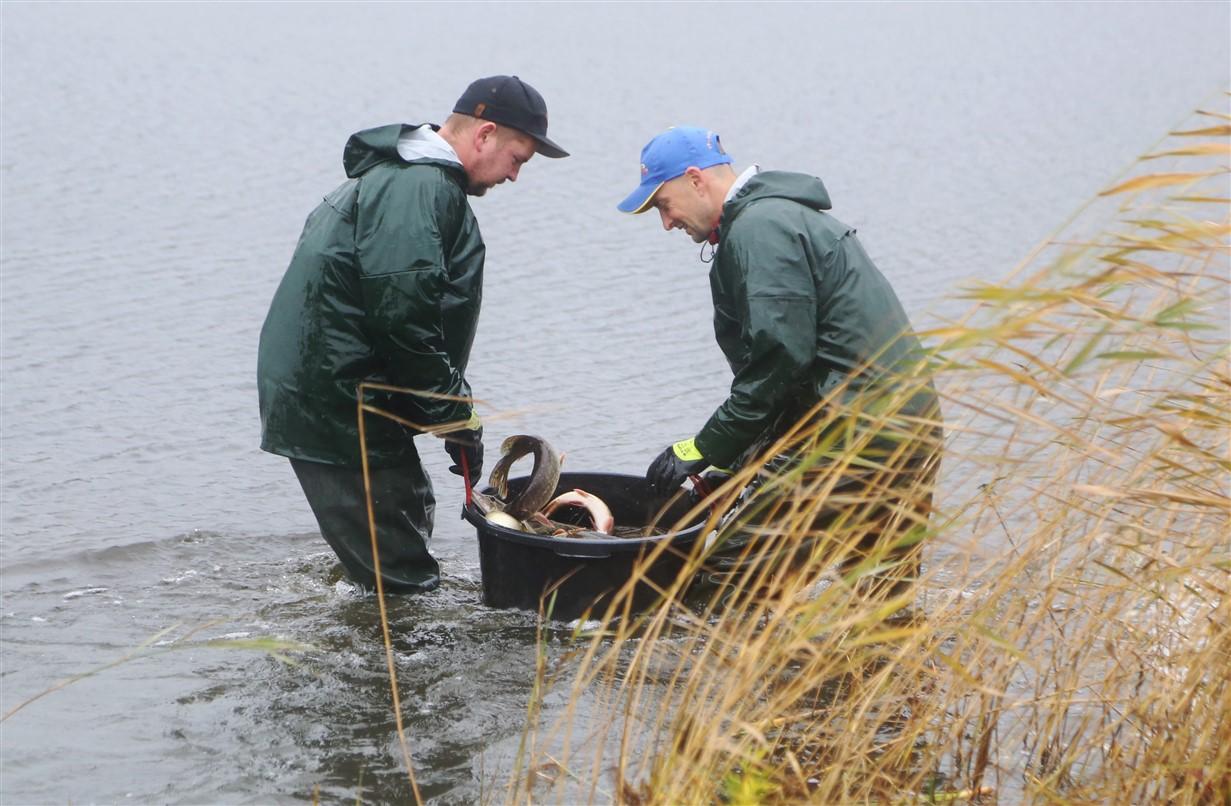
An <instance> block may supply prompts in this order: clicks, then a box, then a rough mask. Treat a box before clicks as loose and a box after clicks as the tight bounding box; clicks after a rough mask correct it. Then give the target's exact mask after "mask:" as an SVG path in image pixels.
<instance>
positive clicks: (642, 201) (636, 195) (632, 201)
mask: <svg viewBox="0 0 1231 806" xmlns="http://www.w3.org/2000/svg"><path fill="white" fill-rule="evenodd" d="M665 184H667V183H666V182H657V183H655V182H647V183H645V184H642V185H638V186H637V189H636V190H634V191H633V192H632V193H630V194H628V198H627V199H625V200H624V201H622V202H620V203H619V204H617V205H616V207H617V208H618V209H619V210H620V212H621V213H632V214H633V215H637V214H638V213H644V212H645V211H646V210H648V209H649V207H650V202H652V201H653V200H654V194H655V193H657V192H658V189H659V188H661V187H662V186H663V185H665Z"/></svg>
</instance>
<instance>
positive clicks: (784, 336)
mask: <svg viewBox="0 0 1231 806" xmlns="http://www.w3.org/2000/svg"><path fill="white" fill-rule="evenodd" d="M618 207H619V209H620V210H621V211H623V212H626V213H641V212H645V211H646V210H649V209H651V208H654V209H656V210H657V211H658V213H659V216H660V217H661V219H662V225H663V227H664V229H667V230H673V229H682V230H684V231H685V232H686V233H687V234H688V235H689V236H690V237H691V238H692V239H693V241H695V242H697V243H700V244H703V246H702V251H703V254H704V250H705V246H704V244H707V243H708V244H710V245H711V246H712V248H713V258H712V260H713V263H712V266H711V268H710V288H711V291H712V294H713V303H714V332H715V336H716V338H717V341H718V344H719V346H720V347H721V349H722V351H723V354H724V355H725V356H726V358H727V361H728V363H729V364H730V366H731V369H732V372H733V373H734V379H733V380H732V383H731V391H730V394H729V396H728V397H727V399H726V400H725V401H724V402H723V403H722V404H721V405H720V406H719V407H718V409H717V410H716V411H715V412H714V413H713V415H712V416H711V417H710V418H709V420H708V422H706V423H705V425H704V426H702V427H701V429H700V430H699V431H698V432H697V433H696V434H695V435H694V436H693V437H691V438H688V439H684V440H681V441H679V442H676V443H675V444H674V445H670V446H668V447H667V448H666V449H665V450H663V452H662V453H661V454H660V455H659V456H658V457H657V458H656V459H655V460H654V461H653V463H652V464H651V465H650V467H649V469H648V471H647V473H646V478H647V480H648V481H649V482H650V484H651V486H652V487H653V488H655V489H656V490H657V491H659V492H660V493H662V494H668V493H671V492H673V491H675V490H676V489H677V488H679V486H680V485H681V483H682V482H683V481H684V480H685V478H687V477H689V476H692V475H696V474H699V473H701V472H702V471H704V470H705V469H706V468H707V467H710V466H713V467H718V468H730V467H734V466H738V465H740V464H742V463H743V462H745V461H748V460H750V459H752V458H754V454H756V453H757V452H759V451H760V450H761V449H763V448H766V447H768V446H769V444H771V443H772V442H773V440H775V439H776V438H777V437H778V436H780V435H781V434H783V433H785V431H786V430H787V429H788V428H790V427H791V426H793V425H795V424H796V422H797V421H799V419H800V418H801V417H802V416H803V415H805V414H807V413H808V412H809V411H810V410H811V409H812V408H813V407H814V406H815V404H817V403H818V402H819V401H820V400H822V399H823V398H825V397H826V395H827V394H828V393H829V392H831V391H832V390H834V388H835V387H837V386H839V385H841V384H843V383H844V382H845V384H846V386H845V388H844V389H843V390H842V392H841V395H840V396H839V403H840V404H843V403H844V404H847V405H848V406H850V407H851V408H854V407H856V406H867V405H868V403H869V401H871V400H873V399H874V398H875V397H876V394H877V392H878V389H879V388H881V387H883V388H884V389H885V390H888V389H889V388H890V387H892V386H894V385H895V384H896V383H898V380H896V379H901V378H903V377H904V376H903V373H905V374H909V373H910V370H909V367H910V366H912V359H914V365H916V366H917V359H918V357H919V349H920V348H919V343H918V341H917V339H916V338H915V337H914V336H913V335H911V334H910V332H909V331H910V322H909V321H908V320H907V317H906V313H905V312H904V311H903V309H902V305H901V303H900V302H899V301H898V298H897V295H896V294H895V293H894V291H893V289H892V287H891V286H890V285H889V282H888V281H887V280H886V279H885V277H884V275H882V274H881V273H880V271H878V270H877V268H876V267H875V266H874V265H873V263H872V260H871V259H870V258H869V257H868V255H867V253H866V252H865V251H864V250H863V247H862V246H861V245H860V243H859V241H858V240H857V239H856V237H855V231H854V230H853V229H852V228H850V227H848V226H846V225H845V224H843V223H841V222H840V221H838V220H837V219H835V218H834V217H833V216H831V215H830V214H829V213H828V212H827V211H828V210H829V209H830V207H831V205H830V200H829V194H828V193H827V192H826V190H825V186H824V185H823V184H822V183H821V181H820V180H819V179H817V178H815V177H812V176H808V175H805V174H800V173H790V172H785V171H766V172H761V171H760V169H759V168H758V167H757V166H756V165H753V166H751V167H750V168H748V169H747V170H746V171H744V172H743V173H741V174H740V175H739V176H736V174H735V172H734V171H733V170H732V168H731V158H730V156H728V155H727V154H726V152H725V151H724V150H723V148H722V144H721V142H720V140H719V138H718V135H717V134H715V133H714V132H712V131H709V130H706V129H701V128H695V127H687V126H681V127H675V128H671V129H668V130H667V131H665V132H663V133H662V134H660V135H658V136H657V137H655V138H654V139H653V140H651V141H650V142H649V143H648V144H647V145H646V146H645V148H644V149H643V150H642V152H641V181H640V184H639V185H638V186H637V188H636V189H635V190H634V191H633V192H632V193H631V194H630V195H629V196H628V197H627V198H626V199H625V200H624V201H623V202H621V203H620V204H619V205H618ZM897 414H898V415H899V418H900V419H905V420H912V419H920V420H924V421H931V422H933V423H935V425H934V426H932V427H928V426H924V427H923V428H922V430H921V433H920V435H919V439H918V444H917V445H913V446H908V448H909V449H910V451H911V452H913V453H915V454H917V455H918V456H920V457H925V456H927V455H928V454H929V453H931V452H934V449H935V446H936V440H937V439H938V437H939V413H938V409H937V405H936V395H935V391H934V390H933V388H932V386H931V384H930V383H926V382H924V383H922V384H919V385H918V391H917V392H914V393H912V394H911V395H910V396H909V398H908V399H907V400H906V401H905V403H904V405H901V407H900V409H899V411H898V412H897ZM877 438H879V435H878V436H876V437H873V439H872V440H871V442H872V443H873V444H875V442H876V439H877ZM892 444H893V441H892V440H890V441H889V444H888V447H885V448H884V450H885V451H887V452H888V451H892V450H893V447H892ZM920 461H922V460H920ZM930 466H931V468H932V472H934V462H933V463H930Z"/></svg>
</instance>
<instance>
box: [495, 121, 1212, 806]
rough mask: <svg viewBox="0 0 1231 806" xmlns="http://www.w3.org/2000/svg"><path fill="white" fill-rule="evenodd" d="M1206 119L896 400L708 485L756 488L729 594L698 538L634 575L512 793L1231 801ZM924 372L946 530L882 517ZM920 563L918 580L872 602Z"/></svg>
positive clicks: (839, 419)
mask: <svg viewBox="0 0 1231 806" xmlns="http://www.w3.org/2000/svg"><path fill="white" fill-rule="evenodd" d="M1197 118H1198V120H1197V122H1196V123H1195V124H1193V125H1186V126H1185V127H1184V129H1183V130H1180V131H1176V132H1173V133H1171V135H1170V136H1169V137H1168V138H1165V139H1164V141H1163V142H1162V143H1161V144H1160V145H1159V147H1157V148H1156V149H1154V150H1153V151H1152V152H1151V153H1150V154H1147V155H1146V156H1145V157H1143V158H1142V160H1141V161H1140V162H1139V163H1137V166H1138V167H1137V171H1138V172H1140V171H1143V170H1145V168H1146V166H1147V165H1148V166H1150V167H1153V166H1154V165H1157V164H1158V163H1156V162H1155V160H1159V161H1164V162H1166V163H1170V164H1171V165H1172V166H1174V168H1175V170H1171V171H1168V172H1166V173H1150V174H1141V175H1136V176H1133V177H1130V178H1123V179H1122V180H1120V181H1117V182H1116V183H1115V184H1114V186H1113V187H1110V188H1109V189H1108V190H1106V191H1104V192H1103V193H1102V194H1100V195H1099V196H1098V197H1097V198H1095V199H1094V200H1092V201H1091V202H1090V203H1089V204H1088V205H1087V206H1085V207H1084V208H1083V209H1082V210H1081V211H1080V215H1077V216H1075V217H1074V218H1073V219H1071V220H1070V221H1069V222H1068V223H1067V224H1066V225H1065V226H1064V228H1063V229H1062V230H1061V231H1060V232H1059V233H1057V234H1056V235H1055V236H1053V237H1052V238H1050V239H1049V240H1048V241H1047V242H1046V243H1044V244H1042V245H1041V246H1040V247H1039V248H1038V249H1036V250H1035V252H1034V253H1032V254H1031V255H1030V256H1029V258H1028V259H1027V260H1026V261H1024V263H1023V265H1022V266H1020V267H1019V269H1018V270H1016V271H1015V272H1014V273H1013V274H1012V276H1011V277H1010V279H1008V280H1006V281H1004V282H1002V283H998V284H985V285H980V286H978V287H976V288H971V289H968V290H967V291H966V292H964V296H965V297H967V298H969V299H970V300H972V301H973V307H972V309H971V310H970V312H969V314H968V315H967V316H965V317H963V318H962V319H961V320H960V321H954V322H945V323H943V324H940V325H938V326H936V327H934V328H931V329H930V330H928V331H927V332H925V333H923V334H922V335H923V338H924V341H925V344H927V346H928V360H927V362H926V363H925V364H923V365H922V370H923V371H921V372H920V373H919V374H917V375H914V376H912V377H904V378H902V379H901V383H900V387H899V388H900V389H901V390H902V391H901V392H900V394H899V395H898V397H897V398H895V399H893V400H889V401H885V400H883V399H882V400H879V401H874V402H868V403H865V404H859V403H857V402H856V403H850V402H847V403H845V404H843V405H828V406H823V407H820V408H819V409H818V410H817V411H816V413H815V416H814V417H812V418H810V419H806V420H805V421H804V422H803V423H801V424H800V426H799V427H798V428H797V429H795V431H794V432H792V433H790V434H787V435H786V436H785V437H783V439H782V440H780V441H779V443H778V444H776V445H774V446H770V448H769V449H768V450H767V451H766V452H765V455H764V457H763V459H765V460H768V459H769V458H770V457H772V456H774V455H778V454H782V453H783V452H787V453H790V454H793V455H795V456H797V457H803V462H802V463H801V464H799V465H797V466H795V467H793V468H792V469H789V470H786V471H779V472H777V473H775V474H767V473H766V472H765V470H764V468H763V467H760V466H754V467H750V468H748V469H746V470H745V471H743V472H742V473H741V474H740V475H739V476H737V477H736V478H735V479H733V480H732V481H731V482H730V483H728V484H727V485H726V486H724V487H723V488H722V489H721V490H719V491H718V492H717V493H715V496H714V499H713V500H712V501H711V502H709V503H716V504H717V505H716V507H715V509H714V512H724V511H726V510H727V509H728V508H729V507H730V506H731V505H732V504H733V503H735V500H736V499H735V497H736V496H737V495H738V494H739V491H740V490H741V489H742V488H743V487H744V486H745V485H746V484H747V483H748V482H750V481H752V480H753V479H754V477H757V474H758V473H759V474H760V476H759V478H760V479H761V481H762V482H763V484H762V486H761V487H760V488H759V491H758V493H757V495H756V497H755V498H754V499H753V500H752V502H751V503H750V504H749V505H748V506H747V507H746V508H745V509H744V510H743V511H744V512H745V513H748V512H753V511H755V512H756V515H755V517H752V518H747V519H744V520H745V521H746V522H744V523H743V524H742V525H741V526H740V527H739V529H740V530H742V532H743V533H744V534H749V533H752V534H753V535H754V537H753V539H751V540H750V541H748V544H747V546H746V547H745V548H744V549H743V553H742V554H741V556H740V560H741V563H740V565H739V567H740V568H741V569H742V570H740V571H738V572H737V571H735V570H732V569H731V568H730V567H728V566H729V565H730V564H729V563H728V564H727V565H724V564H723V563H722V562H720V560H719V559H718V558H716V557H715V556H714V554H713V550H712V549H711V550H710V551H709V552H707V551H706V550H705V549H704V547H703V546H702V544H701V543H700V542H698V544H697V547H696V551H694V553H693V555H692V556H691V558H690V563H691V565H690V570H695V571H697V572H699V573H700V574H701V578H702V579H705V580H707V581H708V584H706V585H703V586H701V587H699V588H694V589H693V590H692V591H691V592H685V591H684V590H682V582H681V585H679V586H677V587H676V588H673V589H671V590H665V591H663V603H662V605H661V606H660V607H658V608H657V609H655V610H653V611H651V612H649V613H645V614H640V615H638V614H635V613H632V612H631V611H630V610H629V609H628V595H629V594H630V593H631V587H632V585H631V583H632V581H630V585H628V586H626V587H625V589H624V590H623V591H622V594H621V595H620V596H618V597H617V598H616V600H615V601H614V602H612V604H611V606H610V607H608V608H607V609H606V611H605V612H603V613H595V614H593V615H594V621H592V622H589V623H587V624H586V625H585V628H584V629H585V630H586V632H584V633H579V634H578V635H577V638H576V640H575V642H574V644H573V646H572V650H571V654H568V655H566V656H565V657H564V658H563V659H560V658H556V659H554V660H553V662H552V663H546V662H544V663H541V664H540V665H539V668H540V679H539V681H538V684H539V685H538V687H537V692H538V695H537V696H538V697H547V696H548V695H549V694H550V695H553V696H555V697H557V698H561V699H566V700H567V702H568V705H567V707H565V708H563V709H556V710H555V711H554V712H551V713H549V712H548V711H547V710H540V709H538V707H537V705H538V704H537V703H536V704H532V712H531V713H532V718H531V720H530V724H529V725H528V728H527V733H526V736H525V739H524V741H523V754H522V758H521V759H520V760H519V765H518V768H517V770H516V772H515V774H514V776H513V778H512V780H511V782H510V784H509V788H508V790H507V797H508V799H509V800H510V801H514V802H531V801H533V802H553V801H555V802H568V803H573V802H622V803H637V804H641V803H663V804H677V803H708V802H730V803H778V802H798V801H810V802H816V803H852V802H883V803H901V802H916V801H920V802H950V801H955V800H976V801H980V802H991V801H999V802H1048V803H1091V802H1095V803H1155V802H1167V803H1192V804H1196V803H1231V683H1229V680H1228V678H1229V677H1231V603H1229V602H1231V599H1229V598H1228V589H1229V588H1231V545H1229V542H1231V537H1229V534H1231V531H1229V529H1228V526H1229V524H1228V520H1229V516H1231V453H1229V443H1228V438H1229V434H1231V371H1229V358H1231V355H1229V351H1228V327H1229V325H1228V320H1229V318H1231V294H1229V286H1231V268H1229V255H1228V234H1229V233H1231V214H1229V213H1231V199H1229V198H1228V196H1229V195H1231V194H1229V190H1231V188H1229V187H1228V175H1229V174H1228V170H1229V169H1228V164H1227V163H1228V157H1229V156H1231V147H1229V145H1228V137H1229V136H1231V122H1229V121H1231V116H1228V115H1226V114H1222V113H1214V112H1204V111H1201V112H1198V113H1197ZM1169 167H1171V166H1169ZM929 379H930V380H931V381H932V382H934V383H935V385H936V388H937V389H938V391H939V393H940V397H941V406H942V411H943V413H944V419H945V441H944V446H943V452H942V453H943V456H942V459H941V472H940V475H939V478H938V479H937V480H936V484H935V489H936V497H935V499H934V502H933V503H934V506H933V508H932V511H931V513H930V516H929V514H928V512H927V510H926V508H918V507H911V506H910V505H909V500H902V501H897V502H896V503H893V504H892V505H890V506H888V507H886V505H885V498H884V495H883V494H884V493H886V492H887V491H889V489H890V486H889V485H888V483H887V479H889V478H890V477H891V476H893V475H894V474H895V473H897V471H898V470H899V469H900V466H901V464H902V462H903V461H904V460H905V459H906V458H907V447H908V446H909V445H910V440H909V439H900V440H897V441H896V442H893V441H891V443H890V444H891V447H890V448H888V449H886V450H883V451H881V452H879V453H876V452H872V451H870V450H868V447H869V445H868V443H867V435H868V434H871V433H876V432H878V431H879V432H886V431H888V432H895V433H898V434H900V435H902V436H906V437H909V436H910V435H912V434H916V435H917V434H920V433H924V432H925V431H926V429H927V426H928V423H927V422H925V421H924V420H922V419H921V418H917V417H916V418H911V417H907V416H905V415H904V414H903V410H902V404H903V402H904V400H905V399H906V398H907V397H908V396H909V395H910V394H911V393H912V391H914V390H916V389H917V388H918V385H919V384H922V383H926V382H927V381H928V380H929ZM836 394H838V393H836ZM838 399H839V398H837V397H836V396H835V397H833V398H832V399H831V401H830V403H834V402H835V401H837V400H838ZM893 444H898V445H900V446H901V449H894V448H893V447H892V445H893ZM870 457H871V458H870ZM855 471H858V472H860V473H862V474H864V475H865V476H866V477H869V478H871V479H872V481H871V482H870V483H868V484H865V485H863V486H862V487H860V488H858V489H856V490H855V491H853V492H852V491H851V490H849V489H848V488H847V487H845V486H844V485H843V483H842V480H843V479H845V478H848V477H849V476H850V475H851V473H852V472H855ZM913 478H914V482H913V483H914V484H915V485H916V488H915V489H914V490H913V496H912V497H913V498H916V499H921V498H922V497H923V496H924V495H925V494H926V492H928V490H925V489H924V488H923V486H924V485H928V484H930V479H931V475H930V474H929V473H927V472H922V473H917V474H916V475H915V476H914V477H913ZM710 526H711V527H722V528H721V530H720V531H721V532H722V534H724V535H725V534H729V533H731V532H732V531H733V527H732V526H731V524H730V523H726V524H720V523H718V522H717V520H715V518H711V523H710ZM886 535H888V536H889V537H885V536H886ZM873 539H879V543H877V545H876V547H875V548H874V549H873V550H872V551H870V552H869V551H867V550H866V549H867V547H868V545H869V541H870V540H873ZM914 546H918V547H921V549H922V556H923V573H922V575H921V576H919V577H918V578H917V580H916V581H915V582H914V584H913V585H910V586H908V587H907V588H906V589H905V590H901V589H887V588H884V587H877V586H875V585H873V584H870V583H872V582H874V581H875V580H877V579H880V578H881V577H883V576H885V575H893V574H894V573H898V574H906V575H909V574H910V573H911V572H912V568H911V565H910V563H909V562H905V563H903V562H902V557H903V555H904V554H907V555H908V554H909V553H910V550H911V548H912V547H914ZM861 547H862V549H863V550H861ZM663 550H667V549H663ZM652 560H653V558H650V561H652ZM684 578H685V577H681V580H683V579H684ZM540 702H541V700H540Z"/></svg>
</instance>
